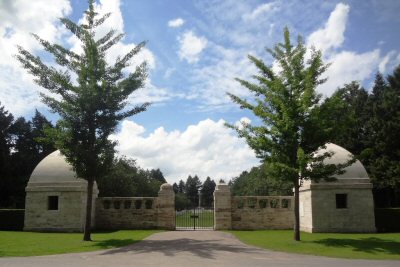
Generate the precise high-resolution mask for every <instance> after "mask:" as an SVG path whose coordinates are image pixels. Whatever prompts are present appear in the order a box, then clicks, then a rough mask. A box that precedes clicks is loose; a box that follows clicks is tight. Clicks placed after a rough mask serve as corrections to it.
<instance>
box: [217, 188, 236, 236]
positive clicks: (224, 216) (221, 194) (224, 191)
mask: <svg viewBox="0 0 400 267" xmlns="http://www.w3.org/2000/svg"><path fill="white" fill-rule="evenodd" d="M231 198H232V196H231V191H230V189H229V186H228V185H227V184H225V183H219V184H218V185H217V188H216V189H215V191H214V229H215V230H229V229H232V209H231V205H232V203H231Z"/></svg>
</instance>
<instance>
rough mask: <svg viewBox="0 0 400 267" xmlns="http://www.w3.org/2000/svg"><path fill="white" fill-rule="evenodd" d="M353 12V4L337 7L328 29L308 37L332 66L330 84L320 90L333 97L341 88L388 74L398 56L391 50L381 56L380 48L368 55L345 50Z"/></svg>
mask: <svg viewBox="0 0 400 267" xmlns="http://www.w3.org/2000/svg"><path fill="white" fill-rule="evenodd" d="M349 12H350V6H349V5H346V4H343V3H339V4H337V5H336V7H335V9H334V10H333V11H332V12H331V14H330V16H329V18H328V20H327V21H326V23H325V24H324V26H322V27H321V28H319V29H317V30H316V31H314V32H312V33H311V34H310V35H309V36H308V38H307V45H308V46H315V47H316V48H317V49H319V50H321V51H322V52H323V58H324V61H325V62H329V63H331V65H330V67H329V68H328V70H327V71H326V73H325V74H324V75H325V76H326V77H328V80H327V82H326V83H324V84H322V85H320V86H319V87H318V88H317V90H318V91H319V92H320V93H322V94H323V95H325V96H330V95H331V94H332V93H333V92H334V91H335V90H336V89H337V88H338V87H341V86H343V85H344V84H346V83H349V82H351V81H359V82H361V83H362V82H363V81H365V80H366V79H369V78H371V77H372V75H373V73H374V72H375V71H377V70H380V71H382V72H384V71H385V70H386V66H388V65H391V64H390V63H391V62H393V60H394V58H395V56H396V52H395V51H391V52H389V53H388V54H386V55H385V56H384V57H381V51H380V49H374V50H371V51H367V52H364V53H357V52H355V51H346V50H341V47H342V45H343V42H344V40H345V32H346V26H347V25H346V24H347V20H348V14H349Z"/></svg>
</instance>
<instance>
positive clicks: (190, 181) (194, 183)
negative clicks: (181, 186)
mask: <svg viewBox="0 0 400 267" xmlns="http://www.w3.org/2000/svg"><path fill="white" fill-rule="evenodd" d="M200 187H201V181H200V179H199V177H198V176H197V175H195V176H193V177H192V176H191V175H189V176H188V178H187V180H186V185H185V193H186V196H187V198H188V199H189V201H190V203H191V205H192V206H193V207H196V206H197V205H198V204H199V191H198V190H199V189H200Z"/></svg>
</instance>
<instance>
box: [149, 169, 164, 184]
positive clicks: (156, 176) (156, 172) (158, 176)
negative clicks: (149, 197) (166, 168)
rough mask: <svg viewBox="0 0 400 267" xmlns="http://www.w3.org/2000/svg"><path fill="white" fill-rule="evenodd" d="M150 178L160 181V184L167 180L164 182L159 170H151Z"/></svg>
mask: <svg viewBox="0 0 400 267" xmlns="http://www.w3.org/2000/svg"><path fill="white" fill-rule="evenodd" d="M151 177H153V178H154V179H156V180H158V181H160V182H161V183H166V182H167V180H165V177H164V174H163V173H162V172H161V170H160V169H156V170H154V169H153V170H151Z"/></svg>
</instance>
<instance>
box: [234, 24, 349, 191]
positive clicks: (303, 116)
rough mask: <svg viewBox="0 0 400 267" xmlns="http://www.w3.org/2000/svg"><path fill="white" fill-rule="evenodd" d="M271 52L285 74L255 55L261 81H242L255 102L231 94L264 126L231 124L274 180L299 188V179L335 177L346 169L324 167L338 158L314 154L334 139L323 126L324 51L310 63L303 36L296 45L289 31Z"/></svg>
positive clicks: (313, 51)
mask: <svg viewBox="0 0 400 267" xmlns="http://www.w3.org/2000/svg"><path fill="white" fill-rule="evenodd" d="M267 51H268V52H269V53H270V54H271V55H272V57H273V58H274V59H275V61H276V62H277V63H279V65H280V67H281V68H282V70H281V71H280V72H278V73H275V72H274V71H273V69H272V67H270V66H267V65H265V63H264V62H263V61H262V60H260V59H257V58H255V57H253V56H249V59H250V60H251V61H252V62H253V63H254V65H255V66H256V67H257V68H258V70H259V73H258V74H257V75H253V78H254V79H255V80H256V81H257V83H251V82H248V81H245V80H241V79H237V81H239V82H240V83H241V84H242V85H243V86H244V87H246V88H247V89H249V91H250V92H252V93H253V94H254V101H253V102H254V104H253V102H250V101H248V100H245V99H241V98H239V97H237V96H235V95H233V94H230V93H228V95H229V96H230V97H231V99H232V101H233V102H235V103H237V104H239V106H240V108H243V109H249V110H251V111H252V112H253V113H254V115H255V116H257V117H259V118H260V119H261V121H262V122H263V124H262V125H258V126H254V125H250V124H248V123H245V122H244V123H242V125H241V126H235V125H228V126H229V127H231V128H233V129H235V130H236V131H237V132H238V134H239V136H240V137H243V138H245V139H246V141H247V143H248V144H249V146H250V147H251V148H252V149H253V150H254V151H255V153H256V155H257V157H259V158H260V159H261V160H262V161H263V162H265V163H267V165H268V168H267V170H268V173H269V175H270V176H271V177H274V178H279V179H287V180H288V181H291V182H293V183H294V184H298V180H299V179H313V180H319V179H326V178H330V177H332V176H333V175H334V174H337V173H338V172H339V171H340V170H341V169H342V168H343V166H338V167H337V168H334V166H329V171H327V172H324V171H322V170H321V169H322V168H324V166H323V164H321V163H322V161H323V160H324V159H326V158H328V157H330V156H332V155H331V154H330V153H325V154H323V155H319V156H317V155H315V153H314V152H315V151H316V150H317V149H318V148H319V147H322V146H323V145H325V143H326V142H327V141H328V136H329V135H328V132H327V125H326V124H325V123H322V118H321V113H320V106H319V103H320V98H321V96H320V95H318V94H317V93H316V90H315V88H316V87H317V86H318V85H320V84H322V83H323V82H324V81H325V79H321V78H320V76H321V74H322V73H323V72H324V71H325V70H326V68H327V65H324V64H323V63H322V59H321V52H319V51H316V50H314V49H312V50H311V58H310V59H309V60H308V61H307V62H305V54H306V51H307V50H306V47H305V46H304V43H303V40H302V38H301V37H299V38H298V41H297V45H296V46H293V44H292V43H291V41H290V36H289V30H288V29H287V28H285V30H284V42H283V43H278V44H277V45H275V47H274V48H273V49H267ZM306 166H311V168H306ZM311 169H312V170H313V171H310V170H311ZM317 169H318V171H317ZM299 173H300V175H299Z"/></svg>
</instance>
